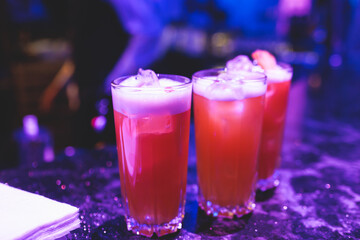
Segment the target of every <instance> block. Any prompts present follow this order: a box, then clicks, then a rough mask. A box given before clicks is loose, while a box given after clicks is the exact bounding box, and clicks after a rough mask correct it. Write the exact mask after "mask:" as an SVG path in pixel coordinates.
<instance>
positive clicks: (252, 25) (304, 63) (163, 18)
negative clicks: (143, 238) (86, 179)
mask: <svg viewBox="0 0 360 240" xmlns="http://www.w3.org/2000/svg"><path fill="white" fill-rule="evenodd" d="M359 29H360V0H252V1H248V0H172V1H168V0H131V1H128V0H1V1H0V111H1V114H0V169H1V168H10V167H15V166H18V165H19V159H24V158H27V160H26V161H27V162H29V163H31V164H33V163H34V161H33V160H34V159H40V158H41V159H43V160H44V161H52V160H53V159H54V156H55V155H56V154H57V153H59V152H65V154H67V155H71V154H73V153H74V151H75V149H76V148H103V147H105V146H106V145H108V144H115V137H114V125H113V115H112V103H111V97H110V82H111V80H113V79H114V78H116V77H118V76H122V75H129V74H135V73H136V72H137V70H138V68H140V67H141V68H151V69H153V70H154V71H156V72H159V73H168V74H179V75H184V76H187V77H191V75H192V74H193V73H194V72H195V71H198V70H201V69H205V68H211V67H216V66H222V65H224V63H225V62H226V61H227V60H229V59H230V58H232V57H234V56H236V55H238V54H250V53H251V52H252V51H254V50H255V49H258V48H260V49H266V50H268V51H270V52H272V53H273V54H274V55H275V56H276V57H277V59H278V60H279V61H283V62H287V63H290V64H291V65H292V66H293V67H294V68H295V77H294V79H295V81H296V79H301V78H302V76H304V78H305V79H306V84H307V86H308V87H310V88H314V89H316V88H319V87H320V86H321V84H322V82H323V81H326V78H324V77H323V75H322V72H323V71H324V69H325V71H327V69H335V70H336V69H344V68H346V69H351V71H354V72H359V71H360V67H359V66H360V56H359V54H360V30H359ZM296 69H301V71H296ZM28 115H33V116H30V117H29V116H28ZM25 116H28V117H26V118H24V117H25ZM29 149H31V150H32V151H29ZM36 149H38V151H36ZM30 152H31V153H30ZM22 161H23V160H22ZM33 167H34V165H33Z"/></svg>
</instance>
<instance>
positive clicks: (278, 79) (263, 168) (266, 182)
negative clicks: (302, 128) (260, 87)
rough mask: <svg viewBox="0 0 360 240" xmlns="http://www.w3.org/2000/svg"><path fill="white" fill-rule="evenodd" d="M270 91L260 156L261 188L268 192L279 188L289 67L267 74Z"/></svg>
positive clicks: (276, 69)
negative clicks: (279, 168)
mask: <svg viewBox="0 0 360 240" xmlns="http://www.w3.org/2000/svg"><path fill="white" fill-rule="evenodd" d="M265 74H266V75H267V79H268V87H267V91H266V95H265V111H264V121H263V127H262V140H261V147H260V152H259V167H258V174H259V175H258V178H259V181H258V188H259V189H260V190H263V191H264V190H267V189H270V188H272V187H276V186H277V185H278V184H279V180H278V176H277V173H276V169H277V168H278V167H279V166H280V161H281V160H280V159H281V149H282V142H283V135H284V127H285V117H286V107H287V101H288V95H289V89H290V83H291V78H292V69H291V67H290V66H289V65H286V64H279V65H278V66H277V68H275V69H272V70H267V71H265Z"/></svg>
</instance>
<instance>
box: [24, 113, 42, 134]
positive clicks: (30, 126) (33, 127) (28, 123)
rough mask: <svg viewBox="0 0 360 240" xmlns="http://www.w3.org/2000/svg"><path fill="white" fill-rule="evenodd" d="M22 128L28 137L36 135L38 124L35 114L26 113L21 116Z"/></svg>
mask: <svg viewBox="0 0 360 240" xmlns="http://www.w3.org/2000/svg"><path fill="white" fill-rule="evenodd" d="M23 129H24V132H25V134H26V135H28V136H30V137H34V136H37V135H38V134H39V124H38V120H37V117H36V116H35V115H26V116H25V117H24V118H23Z"/></svg>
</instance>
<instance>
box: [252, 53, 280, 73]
mask: <svg viewBox="0 0 360 240" xmlns="http://www.w3.org/2000/svg"><path fill="white" fill-rule="evenodd" d="M251 57H252V58H253V59H254V60H256V62H257V64H259V65H260V66H261V67H262V68H263V69H264V70H269V69H274V68H276V59H275V57H274V55H272V54H271V53H269V52H268V51H265V50H259V49H258V50H256V51H255V52H253V53H252V54H251Z"/></svg>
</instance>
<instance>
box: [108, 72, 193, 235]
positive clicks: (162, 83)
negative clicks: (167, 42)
mask: <svg viewBox="0 0 360 240" xmlns="http://www.w3.org/2000/svg"><path fill="white" fill-rule="evenodd" d="M137 77H138V78H139V75H138V76H133V77H130V78H120V79H117V80H115V81H114V82H113V84H112V95H113V105H114V115H115V131H116V141H117V149H118V160H119V170H120V182H121V193H122V197H123V200H124V207H125V211H126V216H125V217H126V221H127V227H128V229H129V230H132V231H133V232H134V233H137V234H141V235H145V236H152V235H153V233H156V234H157V235H158V236H162V235H165V234H168V233H171V232H175V231H177V230H178V229H179V228H181V221H182V219H183V217H184V207H185V205H184V204H185V193H186V174H187V159H188V143H189V130H190V105H191V88H192V86H191V82H190V80H189V79H187V78H184V77H180V76H174V75H159V80H158V84H157V85H155V86H153V85H151V84H150V85H149V86H138V85H141V83H139V84H137V83H136V81H137V80H138V79H137ZM134 85H135V86H134Z"/></svg>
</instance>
